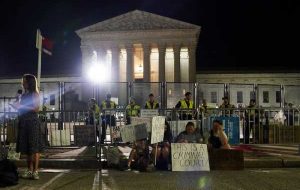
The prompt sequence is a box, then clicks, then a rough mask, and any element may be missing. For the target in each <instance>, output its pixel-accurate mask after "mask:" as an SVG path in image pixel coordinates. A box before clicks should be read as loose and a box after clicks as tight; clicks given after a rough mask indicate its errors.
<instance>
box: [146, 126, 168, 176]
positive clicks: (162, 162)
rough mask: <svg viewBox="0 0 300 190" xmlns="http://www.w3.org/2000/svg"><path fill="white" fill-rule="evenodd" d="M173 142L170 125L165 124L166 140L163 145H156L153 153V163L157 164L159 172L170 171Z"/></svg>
mask: <svg viewBox="0 0 300 190" xmlns="http://www.w3.org/2000/svg"><path fill="white" fill-rule="evenodd" d="M172 142H173V135H172V132H171V127H170V125H169V123H168V122H167V121H166V122H165V132H164V140H163V142H161V143H158V144H155V145H154V146H153V149H152V152H151V158H152V162H153V163H155V156H156V165H155V166H156V168H157V169H159V170H168V169H169V168H168V166H169V165H170V164H171V162H170V161H171V143H172Z"/></svg>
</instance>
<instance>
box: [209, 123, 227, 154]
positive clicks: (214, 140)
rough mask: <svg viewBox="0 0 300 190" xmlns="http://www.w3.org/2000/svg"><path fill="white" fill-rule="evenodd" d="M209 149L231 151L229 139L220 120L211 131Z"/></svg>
mask: <svg viewBox="0 0 300 190" xmlns="http://www.w3.org/2000/svg"><path fill="white" fill-rule="evenodd" d="M208 148H212V149H230V145H229V143H228V138H227V136H226V134H225V133H224V131H223V124H222V122H221V121H220V120H214V121H213V127H212V129H211V130H210V136H209V138H208Z"/></svg>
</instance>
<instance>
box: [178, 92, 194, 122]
mask: <svg viewBox="0 0 300 190" xmlns="http://www.w3.org/2000/svg"><path fill="white" fill-rule="evenodd" d="M175 108H177V109H194V108H195V105H194V102H193V100H192V93H191V92H186V93H185V98H184V99H182V100H180V101H179V102H178V103H177V104H176V106H175ZM192 118H193V116H192V113H191V112H190V111H185V112H183V113H181V114H180V116H179V119H181V120H191V119H192Z"/></svg>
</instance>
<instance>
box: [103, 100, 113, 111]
mask: <svg viewBox="0 0 300 190" xmlns="http://www.w3.org/2000/svg"><path fill="white" fill-rule="evenodd" d="M106 103H107V102H106V100H103V101H102V103H101V105H102V109H107V107H106ZM115 107H116V103H115V102H113V101H110V109H114V108H115Z"/></svg>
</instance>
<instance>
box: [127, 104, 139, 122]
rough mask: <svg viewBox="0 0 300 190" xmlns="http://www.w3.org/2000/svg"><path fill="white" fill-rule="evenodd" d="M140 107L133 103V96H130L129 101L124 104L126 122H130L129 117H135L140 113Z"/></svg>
mask: <svg viewBox="0 0 300 190" xmlns="http://www.w3.org/2000/svg"><path fill="white" fill-rule="evenodd" d="M140 110H141V107H140V106H139V105H137V104H136V103H135V100H134V98H130V103H129V105H128V106H126V120H127V124H131V119H130V118H131V117H137V116H138V115H139V113H140Z"/></svg>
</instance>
